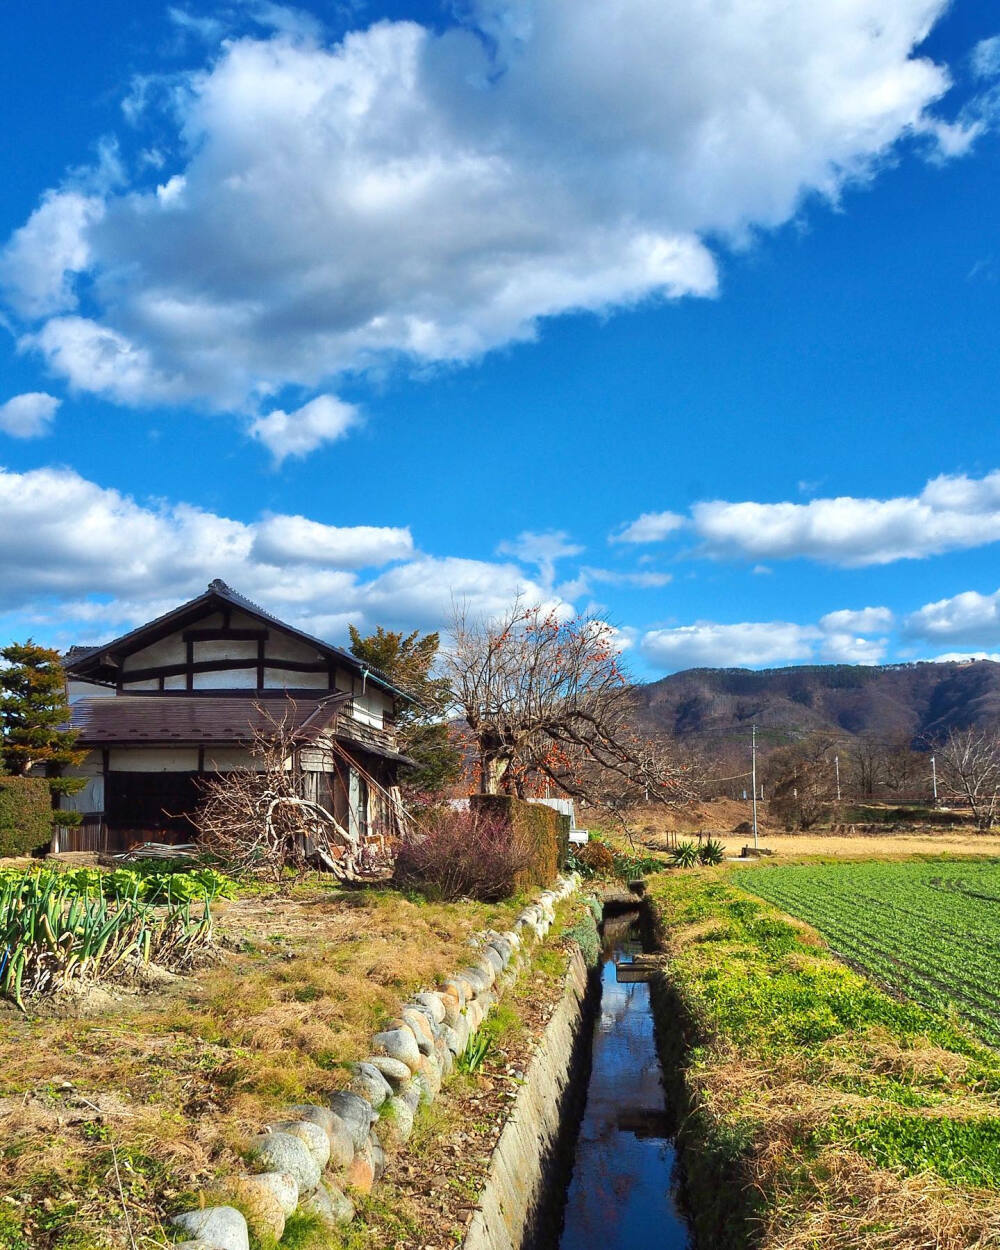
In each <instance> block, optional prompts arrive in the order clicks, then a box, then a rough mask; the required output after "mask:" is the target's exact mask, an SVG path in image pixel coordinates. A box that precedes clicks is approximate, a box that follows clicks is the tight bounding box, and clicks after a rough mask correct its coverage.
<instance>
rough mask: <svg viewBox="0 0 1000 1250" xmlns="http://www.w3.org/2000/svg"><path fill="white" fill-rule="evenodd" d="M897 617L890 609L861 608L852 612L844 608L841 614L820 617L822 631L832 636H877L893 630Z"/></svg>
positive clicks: (828, 614) (833, 613) (831, 613)
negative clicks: (857, 634) (856, 634)
mask: <svg viewBox="0 0 1000 1250" xmlns="http://www.w3.org/2000/svg"><path fill="white" fill-rule="evenodd" d="M894 623H895V617H894V616H893V614H892V611H891V610H890V609H889V608H860V609H858V610H856V611H852V610H851V609H850V608H842V609H841V610H840V611H839V612H827V614H826V616H822V617H820V622H819V625H820V629H824V630H826V631H827V632H828V633H831V634H844V633H859V634H877V633H880V632H884V631H885V630H887V629H892V627H893V624H894Z"/></svg>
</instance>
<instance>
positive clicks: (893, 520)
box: [692, 470, 1000, 568]
mask: <svg viewBox="0 0 1000 1250" xmlns="http://www.w3.org/2000/svg"><path fill="white" fill-rule="evenodd" d="M692 518H693V522H694V529H695V532H696V533H697V534H698V536H699V537H700V538H701V539H702V542H703V546H702V550H703V552H704V553H705V554H707V555H710V556H714V557H717V558H726V557H732V558H737V559H747V560H760V559H769V560H790V559H797V558H798V559H801V558H806V559H813V560H821V561H823V562H825V563H829V564H837V565H842V566H844V567H848V568H851V567H860V566H863V565H871V564H888V563H890V562H892V561H894V560H906V559H909V560H914V559H920V558H922V557H924V556H930V555H939V554H941V553H942V552H946V551H956V550H961V549H963V548H966V547H979V546H982V545H983V544H985V543H991V542H996V541H997V540H998V539H1000V470H994V471H993V472H992V473H989V474H987V475H986V476H985V477H983V478H970V477H967V476H965V475H950V476H949V475H942V476H941V477H937V478H934V479H933V480H932V481H930V482H928V483H927V485H926V486H925V487H924V489H923V491H921V493H920V494H919V495H917V496H901V497H898V498H895V499H859V498H854V497H852V496H849V495H848V496H841V497H839V498H835V499H814V500H812V501H810V502H809V503H804V504H801V503H753V502H744V503H728V502H724V501H719V500H716V501H711V502H705V503H698V504H695V506H694V507H693V509H692Z"/></svg>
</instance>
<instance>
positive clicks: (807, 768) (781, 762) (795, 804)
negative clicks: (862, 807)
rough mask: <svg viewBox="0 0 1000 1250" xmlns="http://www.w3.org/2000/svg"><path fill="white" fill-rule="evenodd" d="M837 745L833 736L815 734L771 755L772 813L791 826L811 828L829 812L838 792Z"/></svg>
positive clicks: (767, 772) (767, 777)
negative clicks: (834, 764)
mask: <svg viewBox="0 0 1000 1250" xmlns="http://www.w3.org/2000/svg"><path fill="white" fill-rule="evenodd" d="M834 748H835V742H834V740H833V739H832V738H829V737H827V736H826V735H825V734H813V735H812V736H811V737H809V738H805V739H803V741H801V742H797V743H795V744H794V745H793V746H787V747H779V748H778V749H777V750H776V751H772V752H771V754H770V755H769V756H768V759H767V764H766V765H765V770H764V783H765V785H766V787H767V789H768V791H769V793H770V795H771V808H770V810H771V814H772V815H773V816H774V817H775V818H776V819H778V820H781V821H784V822H785V824H786V825H787V826H788V827H789V828H796V827H797V828H799V829H810V828H812V826H813V825H815V824H816V823H817V822H818V821H819V820H820V819H821V818H822V817H823V816H824V815H825V814H826V812H827V809H828V805H829V804H830V802H831V800H832V799H833V798H834V796H835V793H836V791H835V788H834V768H833V750H834Z"/></svg>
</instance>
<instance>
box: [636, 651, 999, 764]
mask: <svg viewBox="0 0 1000 1250" xmlns="http://www.w3.org/2000/svg"><path fill="white" fill-rule="evenodd" d="M635 691H636V700H637V710H636V719H637V721H638V723H639V726H640V727H641V728H642V729H643V730H644V731H646V732H655V733H660V734H666V735H668V736H669V737H672V738H677V739H699V738H709V737H710V736H711V737H712V738H715V737H716V736H717V735H719V734H725V733H727V732H734V733H735V732H736V731H738V730H740V729H746V730H747V731H749V729H750V726H751V724H756V725H757V726H758V728H759V729H760V730H761V732H762V735H763V736H764V738H765V740H766V739H770V740H772V741H777V740H780V739H781V738H783V737H784V738H788V739H790V738H798V737H802V736H805V735H807V734H810V733H818V732H825V733H829V734H832V735H836V736H838V737H839V736H848V737H874V738H880V739H882V740H885V741H903V740H908V741H910V742H913V743H917V742H919V741H921V740H926V739H927V738H930V737H935V736H939V735H941V734H943V733H946V732H947V731H948V730H949V729H966V728H969V727H970V726H974V727H977V728H982V727H985V726H987V725H996V724H1000V663H995V662H994V661H992V660H975V661H949V662H932V661H921V662H917V663H912V664H886V665H877V666H876V665H871V666H869V665H851V664H816V665H795V666H790V667H786V668H770V669H746V668H692V669H685V670H683V671H682V672H679V673H672V674H670V676H668V677H663V678H660V679H659V680H658V681H655V682H649V683H645V684H643V685H638V686H636V687H635Z"/></svg>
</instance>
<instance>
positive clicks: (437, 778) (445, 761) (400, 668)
mask: <svg viewBox="0 0 1000 1250" xmlns="http://www.w3.org/2000/svg"><path fill="white" fill-rule="evenodd" d="M349 628H350V631H351V654H352V655H354V656H356V657H357V658H358V659H359V660H363V661H364V662H365V663H367V664H370V665H371V666H372V667H373V668H377V669H378V670H379V671H380V672H382V673H384V674H385V676H386V677H388V679H389V680H390V681H391V682H392V683H393V684H394V685H398V686H400V687H401V688H402V689H403V690H406V691H407V692H408V693H410V694H412V695H413V696H414V697H415V698H416V699H418V700H419V704H418V705H417V706H407V707H405V708H404V709H403V710H402V711H401V712H400V714H399V718H398V721H397V726H398V729H399V742H400V747H401V748H402V750H403V751H404V752H405V753H406V754H407V755H409V756H410V758H411V759H413V760H415V761H416V766H415V767H411V768H409V769H407V770H406V773H405V774H404V778H403V780H404V782H405V785H406V788H407V789H408V790H411V791H418V792H420V793H425V794H435V793H438V792H440V791H441V790H443V789H444V788H445V786H448V785H451V784H452V783H453V782H455V781H458V780H459V778H460V777H461V775H462V752H461V750H460V749H459V747H458V746H457V745H456V743H455V741H454V738H453V735H452V733H451V731H450V729H449V726H448V723H447V721H446V720H445V719H444V716H445V713H446V710H447V708H448V706H449V704H450V702H451V687H450V686H449V684H448V680H447V678H444V677H435V676H432V673H431V670H432V668H433V666H434V661H435V660H436V658H437V653H438V647H439V646H440V643H441V639H440V635H438V634H424V636H423V637H421V636H420V633H419V631H417V630H414V631H413V633H412V634H406V635H404V634H402V633H395V632H394V631H392V630H388V629H383V628H382V626H381V625H379V626H378V628H377V629H376V631H375V633H374V634H369V635H368V637H367V638H362V636H361V634H360V633H359V632H358V630H357V629H355V627H354V626H353V625H351V626H350V627H349Z"/></svg>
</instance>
